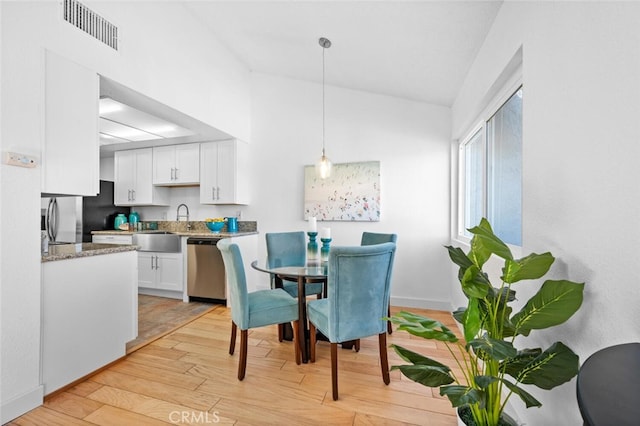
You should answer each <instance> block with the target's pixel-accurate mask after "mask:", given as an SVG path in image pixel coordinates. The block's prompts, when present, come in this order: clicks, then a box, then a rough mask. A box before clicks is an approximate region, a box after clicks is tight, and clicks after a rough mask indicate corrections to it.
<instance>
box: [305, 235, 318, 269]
mask: <svg viewBox="0 0 640 426" xmlns="http://www.w3.org/2000/svg"><path fill="white" fill-rule="evenodd" d="M307 235H308V236H309V242H308V243H307V265H317V264H318V263H319V258H318V242H317V241H316V237H317V236H318V233H317V232H307Z"/></svg>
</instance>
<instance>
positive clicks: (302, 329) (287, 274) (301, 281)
mask: <svg viewBox="0 0 640 426" xmlns="http://www.w3.org/2000/svg"><path fill="white" fill-rule="evenodd" d="M251 267H252V268H253V269H256V270H258V271H261V272H266V273H268V274H272V275H274V276H275V277H276V278H278V279H281V280H283V279H284V280H287V281H295V282H297V284H298V318H299V320H298V336H304V339H300V342H299V345H300V349H301V352H302V362H308V360H309V327H308V324H307V302H306V300H307V297H306V294H305V284H306V283H308V282H324V283H325V285H326V281H327V264H326V263H317V264H308V265H305V266H280V267H269V266H268V265H267V262H266V261H262V262H261V261H258V260H254V261H253V262H251Z"/></svg>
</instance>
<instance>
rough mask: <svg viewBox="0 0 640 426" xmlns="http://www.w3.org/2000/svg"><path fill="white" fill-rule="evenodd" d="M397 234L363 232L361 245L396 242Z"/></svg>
mask: <svg viewBox="0 0 640 426" xmlns="http://www.w3.org/2000/svg"><path fill="white" fill-rule="evenodd" d="M397 242H398V235H396V234H377V233H375V232H363V233H362V241H361V242H360V245H361V246H371V245H374V244H382V243H397Z"/></svg>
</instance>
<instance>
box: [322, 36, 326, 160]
mask: <svg viewBox="0 0 640 426" xmlns="http://www.w3.org/2000/svg"><path fill="white" fill-rule="evenodd" d="M325 50H326V48H325V47H324V46H322V157H323V158H324V51H325Z"/></svg>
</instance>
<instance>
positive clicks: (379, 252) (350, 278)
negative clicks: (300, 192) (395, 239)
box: [327, 243, 396, 342]
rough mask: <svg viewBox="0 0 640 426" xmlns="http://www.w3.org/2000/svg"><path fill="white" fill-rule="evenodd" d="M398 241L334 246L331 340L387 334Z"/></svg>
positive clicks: (329, 285)
mask: <svg viewBox="0 0 640 426" xmlns="http://www.w3.org/2000/svg"><path fill="white" fill-rule="evenodd" d="M395 249H396V245H395V243H383V244H376V245H367V246H354V247H339V246H338V247H332V248H331V250H330V252H329V264H328V277H327V278H328V279H327V299H328V305H329V306H328V310H329V315H328V324H327V328H328V330H327V331H328V333H329V335H328V336H327V337H328V338H329V340H330V341H331V342H344V341H348V340H353V339H359V338H362V337H367V336H372V335H375V334H380V333H385V332H386V330H387V323H386V321H384V320H383V319H382V318H384V317H386V316H387V308H388V305H389V288H390V283H391V271H392V268H393V258H394V254H395Z"/></svg>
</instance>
